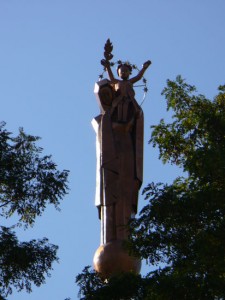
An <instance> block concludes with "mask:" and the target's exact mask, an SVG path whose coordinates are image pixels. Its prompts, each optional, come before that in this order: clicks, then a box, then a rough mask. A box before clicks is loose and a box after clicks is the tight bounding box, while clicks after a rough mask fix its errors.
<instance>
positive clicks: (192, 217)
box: [132, 76, 225, 299]
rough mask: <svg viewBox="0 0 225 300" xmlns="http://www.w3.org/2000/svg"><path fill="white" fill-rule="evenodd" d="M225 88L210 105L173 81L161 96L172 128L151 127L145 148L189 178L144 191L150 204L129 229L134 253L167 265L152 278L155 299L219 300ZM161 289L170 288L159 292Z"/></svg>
mask: <svg viewBox="0 0 225 300" xmlns="http://www.w3.org/2000/svg"><path fill="white" fill-rule="evenodd" d="M224 88H225V87H224V86H221V87H220V88H219V94H218V95H217V96H216V97H215V98H214V100H213V101H210V100H208V99H206V98H205V97H204V96H203V95H196V93H195V92H196V89H195V87H194V86H190V85H188V84H186V83H185V81H184V80H183V79H182V78H181V77H180V76H179V77H177V79H176V81H175V82H173V81H168V82H167V87H166V88H165V89H164V90H163V95H165V97H166V99H167V107H168V109H172V110H173V122H171V123H168V124H166V123H165V121H164V120H161V121H160V124H159V125H157V126H153V133H152V137H151V140H150V142H151V143H153V146H158V147H159V150H160V158H161V159H162V160H163V161H164V162H171V163H172V164H176V165H178V166H180V167H182V168H183V170H184V171H186V172H187V178H177V179H175V180H174V182H173V184H171V185H165V184H154V183H152V184H149V185H148V186H147V187H146V188H145V189H144V193H145V196H146V199H148V200H149V203H148V204H147V205H146V206H145V207H144V208H143V210H142V211H141V213H140V217H139V219H137V220H134V222H133V224H132V229H133V232H132V238H133V240H132V245H133V248H134V251H135V252H137V253H139V254H140V255H141V256H142V257H143V258H145V259H147V260H148V261H149V263H151V264H153V265H157V264H158V263H164V264H165V265H166V267H165V268H164V269H163V270H162V271H161V272H158V271H155V272H153V273H151V277H152V278H153V279H154V280H156V281H157V282H159V283H160V285H155V286H154V289H155V290H156V294H159V295H161V296H160V297H161V298H157V297H156V296H154V297H155V298H154V297H153V299H173V297H172V294H173V295H176V297H177V298H180V297H182V299H217V298H218V299H224V298H225V288H224V287H225V272H224V270H225V242H224V241H225V218H224V215H225V201H224V199H225V94H224ZM165 282H170V284H169V285H168V288H166V289H162V286H163V285H164V283H165ZM168 293H171V296H169V295H168ZM176 297H175V298H176ZM216 297H217V298H216ZM150 299H151V298H150Z"/></svg>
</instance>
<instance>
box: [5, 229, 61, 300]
mask: <svg viewBox="0 0 225 300" xmlns="http://www.w3.org/2000/svg"><path fill="white" fill-rule="evenodd" d="M56 251H57V246H54V245H51V244H48V240H47V239H46V238H44V239H42V240H38V241H37V240H32V241H30V242H23V243H20V242H19V241H18V239H17V237H16V235H15V233H14V232H12V231H11V230H10V229H8V228H5V227H1V230H0V270H1V272H0V294H1V295H2V296H5V297H7V295H8V294H11V293H12V290H13V288H12V287H14V288H15V289H16V290H18V291H21V290H22V289H25V290H27V292H31V284H32V283H34V284H35V285H36V286H40V285H41V284H42V283H44V282H45V276H46V275H47V276H50V273H49V271H50V270H51V269H52V263H53V262H54V261H55V260H57V256H56Z"/></svg>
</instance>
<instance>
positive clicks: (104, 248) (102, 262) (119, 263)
mask: <svg viewBox="0 0 225 300" xmlns="http://www.w3.org/2000/svg"><path fill="white" fill-rule="evenodd" d="M93 263H94V269H95V271H96V272H98V273H99V274H100V276H101V277H102V278H103V279H107V278H109V277H111V276H113V275H116V274H119V273H121V272H134V273H137V274H138V273H140V270H141V260H140V259H139V258H137V257H133V256H130V255H129V253H128V252H127V251H126V250H125V249H124V246H123V241H120V240H115V241H111V242H109V243H107V244H104V245H101V246H100V247H99V248H98V249H97V250H96V252H95V255H94V259H93Z"/></svg>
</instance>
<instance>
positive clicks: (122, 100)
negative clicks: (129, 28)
mask: <svg viewBox="0 0 225 300" xmlns="http://www.w3.org/2000/svg"><path fill="white" fill-rule="evenodd" d="M101 64H102V65H103V66H104V67H105V68H106V70H107V72H108V75H109V79H110V81H111V84H112V86H113V88H114V90H115V94H116V97H115V98H114V99H113V102H112V108H111V116H112V120H115V121H117V122H119V123H126V122H128V121H130V120H131V118H133V117H134V115H135V114H138V113H140V112H141V108H140V106H139V105H138V103H137V101H136V100H135V92H134V89H133V84H134V83H135V82H137V81H139V80H140V79H141V78H142V77H143V75H144V73H145V71H146V70H147V68H148V67H149V66H150V64H151V61H150V60H148V61H146V62H145V63H144V64H143V67H142V69H141V70H140V71H139V73H138V74H137V76H135V77H132V78H130V79H129V76H130V74H131V73H132V67H131V66H130V65H129V64H126V63H121V64H120V65H119V66H118V68H117V74H118V76H119V77H120V78H121V79H122V80H120V79H116V78H114V75H113V73H112V70H111V67H110V62H109V61H107V60H104V59H103V60H101ZM115 108H117V116H115Z"/></svg>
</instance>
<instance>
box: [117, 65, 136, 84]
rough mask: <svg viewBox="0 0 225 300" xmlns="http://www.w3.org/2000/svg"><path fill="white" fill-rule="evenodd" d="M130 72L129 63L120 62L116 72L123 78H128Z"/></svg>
mask: <svg viewBox="0 0 225 300" xmlns="http://www.w3.org/2000/svg"><path fill="white" fill-rule="evenodd" d="M131 73H132V67H131V65H129V64H127V63H122V64H119V65H118V67H117V74H118V76H119V77H120V78H122V79H123V80H126V79H128V78H129V76H130V74H131Z"/></svg>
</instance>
